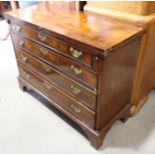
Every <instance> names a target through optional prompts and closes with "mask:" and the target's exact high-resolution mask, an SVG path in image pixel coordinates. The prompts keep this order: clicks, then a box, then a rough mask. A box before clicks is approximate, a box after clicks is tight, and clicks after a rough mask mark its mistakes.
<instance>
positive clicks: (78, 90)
mask: <svg viewBox="0 0 155 155" xmlns="http://www.w3.org/2000/svg"><path fill="white" fill-rule="evenodd" d="M71 89H72V92H73V93H74V94H75V95H78V94H80V93H81V89H79V88H77V87H75V86H74V85H71Z"/></svg>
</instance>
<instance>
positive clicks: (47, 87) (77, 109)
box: [19, 65, 95, 128]
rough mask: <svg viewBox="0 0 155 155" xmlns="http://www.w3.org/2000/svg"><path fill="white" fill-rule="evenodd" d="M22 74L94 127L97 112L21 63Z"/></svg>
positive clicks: (33, 84) (20, 70) (57, 102)
mask: <svg viewBox="0 0 155 155" xmlns="http://www.w3.org/2000/svg"><path fill="white" fill-rule="evenodd" d="M19 72H20V76H21V77H22V78H24V79H25V80H26V81H28V82H29V83H30V84H31V85H32V86H34V87H35V88H36V89H38V90H39V91H40V92H42V93H43V94H44V95H45V96H47V97H48V98H50V99H51V100H52V102H54V103H56V104H57V105H59V106H61V107H62V108H64V109H65V110H67V111H68V112H69V113H71V114H72V115H74V116H75V117H76V118H77V119H79V120H80V121H82V122H84V123H85V124H87V125H88V126H89V127H91V128H94V125H95V113H94V112H93V111H91V110H90V109H89V108H87V107H85V106H84V105H82V104H80V103H79V102H77V101H76V100H75V99H73V98H72V97H70V96H68V95H67V94H65V93H64V92H62V91H61V90H59V89H58V88H56V87H55V86H54V85H52V84H51V83H49V82H47V81H46V80H44V79H43V78H40V76H39V75H37V74H36V73H35V74H34V73H33V72H32V71H30V70H27V69H26V68H25V67H24V68H23V67H21V66H20V65H19Z"/></svg>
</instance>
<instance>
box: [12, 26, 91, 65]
mask: <svg viewBox="0 0 155 155" xmlns="http://www.w3.org/2000/svg"><path fill="white" fill-rule="evenodd" d="M11 29H12V30H13V31H14V32H17V33H20V34H22V35H24V36H26V37H28V38H30V39H33V40H35V41H39V42H40V43H43V44H44V45H45V46H50V47H51V48H54V49H55V50H56V51H57V52H59V53H61V54H64V55H65V56H68V57H70V58H72V59H74V60H76V61H80V62H81V63H83V64H85V65H87V66H90V67H91V66H92V56H91V55H90V54H88V53H86V52H83V51H81V50H80V49H77V48H75V47H73V46H71V45H69V44H67V43H65V42H63V41H60V40H58V39H56V38H54V37H52V36H47V35H45V34H44V33H43V32H42V31H41V30H40V31H39V28H31V26H29V25H27V24H22V23H18V24H15V23H12V24H11Z"/></svg>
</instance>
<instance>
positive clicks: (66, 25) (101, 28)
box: [5, 2, 142, 52]
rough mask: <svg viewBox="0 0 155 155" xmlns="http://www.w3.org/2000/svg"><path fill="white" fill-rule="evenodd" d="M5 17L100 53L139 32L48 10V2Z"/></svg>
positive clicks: (110, 21) (90, 17) (84, 14)
mask: <svg viewBox="0 0 155 155" xmlns="http://www.w3.org/2000/svg"><path fill="white" fill-rule="evenodd" d="M5 16H6V17H7V18H16V19H19V20H22V21H25V22H28V23H31V24H33V25H37V26H39V27H41V28H44V29H47V30H50V31H52V32H54V33H57V34H58V35H60V36H62V37H64V36H65V37H67V38H69V39H73V40H75V41H78V42H80V43H82V44H86V45H89V46H90V47H92V48H94V49H97V50H99V51H101V52H104V51H105V50H106V51H108V50H109V49H111V48H114V47H116V46H118V45H119V44H121V43H123V42H124V41H127V40H128V39H129V38H131V37H134V36H137V35H136V34H137V33H138V34H139V33H141V32H142V29H140V28H138V27H135V26H133V25H129V24H127V23H122V22H120V21H115V20H114V19H110V18H108V17H104V16H103V15H99V14H94V13H90V12H89V13H88V12H78V11H72V10H68V11H62V10H56V9H53V8H50V7H49V6H48V2H42V3H40V4H38V5H34V6H31V7H28V8H24V9H19V10H15V11H10V12H8V13H6V14H5Z"/></svg>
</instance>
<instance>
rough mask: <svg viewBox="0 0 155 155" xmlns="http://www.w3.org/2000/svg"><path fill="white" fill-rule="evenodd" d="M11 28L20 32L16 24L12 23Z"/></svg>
mask: <svg viewBox="0 0 155 155" xmlns="http://www.w3.org/2000/svg"><path fill="white" fill-rule="evenodd" d="M12 29H13V30H14V31H16V32H20V30H21V26H19V25H16V24H13V25H12Z"/></svg>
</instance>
